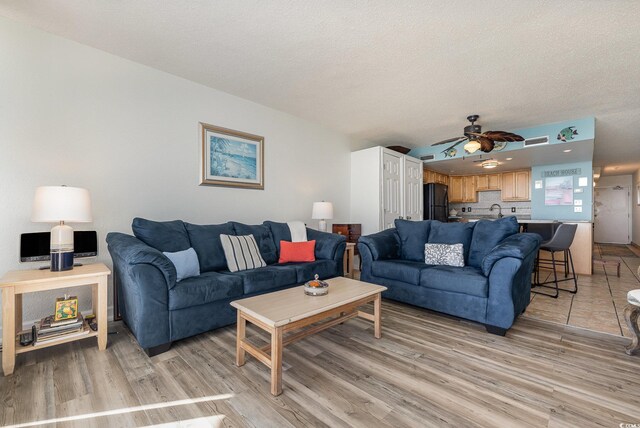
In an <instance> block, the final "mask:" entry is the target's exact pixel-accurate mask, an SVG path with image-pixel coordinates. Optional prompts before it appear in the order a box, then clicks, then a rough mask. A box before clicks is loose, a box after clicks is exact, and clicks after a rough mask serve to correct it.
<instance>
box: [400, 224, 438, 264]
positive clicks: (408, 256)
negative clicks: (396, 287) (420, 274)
mask: <svg viewBox="0 0 640 428" xmlns="http://www.w3.org/2000/svg"><path fill="white" fill-rule="evenodd" d="M395 225H396V229H397V230H398V235H399V236H400V243H401V244H400V258H402V259H403V260H413V261H414V262H419V261H423V260H424V244H425V243H426V242H427V240H428V239H429V230H430V229H431V220H424V221H411V220H400V219H396V220H395Z"/></svg>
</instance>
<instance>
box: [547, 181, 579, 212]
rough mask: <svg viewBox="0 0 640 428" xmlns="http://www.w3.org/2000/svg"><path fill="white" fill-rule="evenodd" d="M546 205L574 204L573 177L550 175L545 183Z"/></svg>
mask: <svg viewBox="0 0 640 428" xmlns="http://www.w3.org/2000/svg"><path fill="white" fill-rule="evenodd" d="M544 204H545V205H573V177H572V176H567V177H549V178H546V179H545V183H544Z"/></svg>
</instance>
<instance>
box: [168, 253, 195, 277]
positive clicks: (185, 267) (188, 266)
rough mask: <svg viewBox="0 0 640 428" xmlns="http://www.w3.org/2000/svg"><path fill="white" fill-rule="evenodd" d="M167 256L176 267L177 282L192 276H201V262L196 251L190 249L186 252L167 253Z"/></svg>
mask: <svg viewBox="0 0 640 428" xmlns="http://www.w3.org/2000/svg"><path fill="white" fill-rule="evenodd" d="M162 254H164V255H165V256H167V258H168V259H169V260H171V263H173V265H174V266H175V267H176V282H180V281H182V280H183V279H187V278H191V277H192V276H199V275H200V262H199V261H198V255H197V254H196V250H194V249H193V248H188V249H186V250H184V251H177V252H175V253H170V252H167V251H165V252H164V253H162Z"/></svg>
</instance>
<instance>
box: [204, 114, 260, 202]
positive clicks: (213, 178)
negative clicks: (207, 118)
mask: <svg viewBox="0 0 640 428" xmlns="http://www.w3.org/2000/svg"><path fill="white" fill-rule="evenodd" d="M200 136H201V140H202V141H201V161H200V169H201V171H200V172H201V180H200V185H201V186H202V185H205V186H224V187H236V188H242V189H257V190H264V137H262V136H259V135H253V134H249V133H246V132H241V131H236V130H233V129H228V128H222V127H220V126H215V125H210V124H207V123H203V122H200Z"/></svg>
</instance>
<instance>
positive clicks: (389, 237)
mask: <svg viewBox="0 0 640 428" xmlns="http://www.w3.org/2000/svg"><path fill="white" fill-rule="evenodd" d="M363 246H366V247H367V249H368V250H369V251H370V252H371V258H372V260H390V259H399V258H400V236H399V235H398V232H397V230H396V229H395V228H391V229H387V230H383V231H382V232H378V233H374V234H372V235H367V236H361V237H360V239H358V249H360V252H362V247H363ZM363 261H364V260H363Z"/></svg>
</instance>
